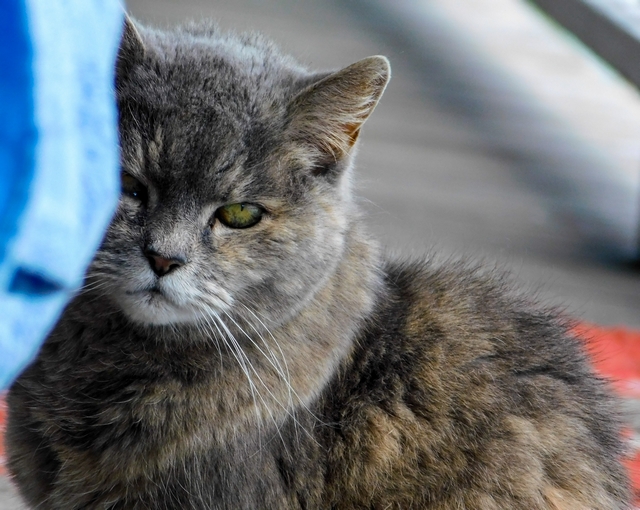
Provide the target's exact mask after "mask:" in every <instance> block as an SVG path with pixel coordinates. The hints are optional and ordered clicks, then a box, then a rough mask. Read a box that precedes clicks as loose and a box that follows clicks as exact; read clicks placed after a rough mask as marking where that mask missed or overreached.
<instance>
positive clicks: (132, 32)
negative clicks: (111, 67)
mask: <svg viewBox="0 0 640 510" xmlns="http://www.w3.org/2000/svg"><path fill="white" fill-rule="evenodd" d="M144 53H145V49H144V42H143V41H142V36H141V35H140V32H139V31H138V28H137V27H136V24H135V22H134V21H133V19H131V17H130V16H129V15H128V14H125V15H124V28H123V30H122V39H121V40H120V48H119V49H118V56H117V59H116V77H123V76H124V75H126V74H127V72H128V71H129V69H130V68H131V67H133V66H134V65H135V64H136V63H138V62H140V61H141V60H142V59H143V58H144Z"/></svg>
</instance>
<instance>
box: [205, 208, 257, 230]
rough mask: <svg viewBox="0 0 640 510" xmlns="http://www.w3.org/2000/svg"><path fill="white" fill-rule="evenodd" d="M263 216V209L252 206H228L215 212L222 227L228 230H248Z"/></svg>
mask: <svg viewBox="0 0 640 510" xmlns="http://www.w3.org/2000/svg"><path fill="white" fill-rule="evenodd" d="M263 214H264V209H263V208H262V207H260V206H259V205H254V204H229V205H225V206H222V207H220V208H219V209H218V210H217V211H216V218H218V219H219V220H220V221H221V222H222V223H223V225H226V226H227V227H230V228H249V227H253V226H254V225H255V224H257V223H258V222H259V221H260V220H261V219H262V215H263Z"/></svg>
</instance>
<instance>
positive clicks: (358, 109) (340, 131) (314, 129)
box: [286, 56, 391, 173]
mask: <svg viewBox="0 0 640 510" xmlns="http://www.w3.org/2000/svg"><path fill="white" fill-rule="evenodd" d="M390 76H391V68H390V67H389V61H388V60H387V59H386V58H385V57H382V56H375V57H368V58H365V59H364V60H360V61H359V62H356V63H355V64H352V65H350V66H348V67H345V68H344V69H342V70H340V71H337V72H335V73H331V74H329V75H325V76H324V77H323V78H321V79H319V80H318V81H316V82H315V83H313V84H311V85H309V86H307V87H306V88H305V89H304V90H302V92H300V93H299V94H298V95H297V96H296V97H295V98H294V99H293V101H292V102H291V103H290V104H289V107H288V112H287V113H288V117H289V124H288V127H287V133H286V135H287V138H289V140H292V141H293V142H294V143H295V144H297V145H299V146H302V147H304V149H305V152H306V153H307V154H308V155H309V159H311V160H312V164H313V165H314V167H315V168H316V169H317V170H316V173H322V169H323V168H328V167H330V166H331V165H332V163H337V162H338V161H340V160H341V159H342V158H343V157H345V156H346V155H348V154H349V153H350V152H351V149H352V148H353V146H354V145H355V142H356V140H357V138H358V135H359V134H360V129H361V127H362V125H363V124H364V122H365V121H366V120H367V119H368V118H369V116H370V115H371V113H372V112H373V110H374V108H375V107H376V105H377V104H378V101H379V100H380V97H381V96H382V93H383V92H384V90H385V88H386V86H387V83H388V82H389V78H390Z"/></svg>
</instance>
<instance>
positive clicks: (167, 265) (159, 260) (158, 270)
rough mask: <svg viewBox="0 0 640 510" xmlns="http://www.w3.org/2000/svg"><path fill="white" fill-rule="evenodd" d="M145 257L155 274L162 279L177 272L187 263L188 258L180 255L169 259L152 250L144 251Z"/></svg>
mask: <svg viewBox="0 0 640 510" xmlns="http://www.w3.org/2000/svg"><path fill="white" fill-rule="evenodd" d="M144 255H145V257H147V260H148V261H149V265H150V266H151V269H153V272H154V273H155V274H157V275H158V276H160V277H162V276H164V275H166V274H169V273H170V272H171V271H175V270H176V269H178V268H179V267H182V266H184V265H185V264H186V263H187V260H186V258H184V257H182V256H180V255H174V256H172V257H170V258H169V257H165V256H163V255H161V254H160V253H158V252H157V251H155V250H152V249H150V248H146V249H145V250H144Z"/></svg>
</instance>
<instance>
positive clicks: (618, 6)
mask: <svg viewBox="0 0 640 510" xmlns="http://www.w3.org/2000/svg"><path fill="white" fill-rule="evenodd" d="M531 1H532V2H533V3H535V4H536V5H538V6H539V7H540V8H541V9H543V10H544V11H545V12H547V13H548V14H549V15H550V16H552V17H553V18H554V19H556V20H557V21H558V22H559V23H560V24H562V25H564V26H565V27H567V29H569V30H570V31H571V32H573V33H574V34H575V35H576V36H577V37H579V38H580V39H581V40H582V41H584V43H585V44H587V45H588V46H589V47H591V48H592V49H593V50H594V51H595V52H596V53H597V54H598V55H600V56H601V57H602V58H603V59H604V60H606V61H607V62H609V63H610V64H611V65H612V66H613V67H614V68H616V69H617V70H618V71H619V72H620V73H621V74H622V75H623V76H625V77H626V78H627V79H629V80H630V81H631V82H632V83H634V84H635V85H636V86H638V87H640V61H639V60H638V58H637V55H638V52H639V51H640V5H639V4H638V3H637V2H633V1H628V0H626V1H621V0H531Z"/></svg>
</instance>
